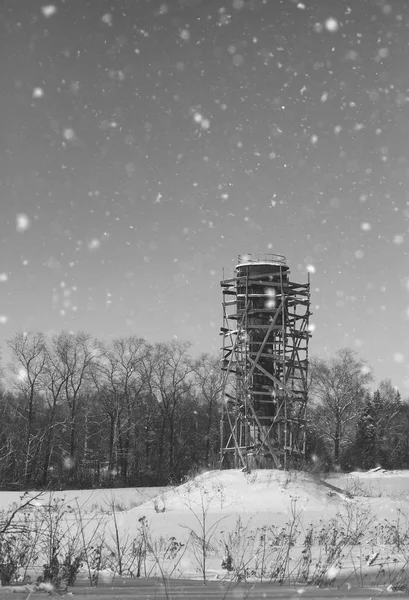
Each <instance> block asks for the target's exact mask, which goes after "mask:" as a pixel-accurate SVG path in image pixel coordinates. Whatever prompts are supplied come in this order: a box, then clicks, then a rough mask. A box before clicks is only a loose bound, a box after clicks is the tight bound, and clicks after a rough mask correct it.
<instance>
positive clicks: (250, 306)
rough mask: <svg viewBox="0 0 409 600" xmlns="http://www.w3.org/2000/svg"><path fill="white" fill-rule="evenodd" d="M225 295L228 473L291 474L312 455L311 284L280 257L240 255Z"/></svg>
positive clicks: (224, 450)
mask: <svg viewBox="0 0 409 600" xmlns="http://www.w3.org/2000/svg"><path fill="white" fill-rule="evenodd" d="M221 286H222V293H223V301H222V304H223V326H222V328H221V335H222V337H223V348H222V353H223V354H222V370H223V372H224V379H223V381H224V385H223V389H224V403H223V418H222V421H221V463H222V466H225V467H226V466H229V467H234V468H237V467H240V466H241V467H243V468H290V467H293V466H296V465H297V463H300V462H301V461H302V459H303V457H304V454H305V424H306V407H307V375H308V342H309V338H310V336H311V334H310V332H309V326H308V322H309V316H310V314H311V313H310V281H309V276H308V282H307V283H295V282H292V281H290V271H289V267H288V265H287V261H286V258H285V257H284V256H281V255H279V254H257V255H254V254H252V255H251V254H246V255H240V256H239V258H238V264H237V266H236V269H235V276H234V277H233V278H230V279H224V280H223V281H222V282H221Z"/></svg>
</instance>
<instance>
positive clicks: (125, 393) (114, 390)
mask: <svg viewBox="0 0 409 600" xmlns="http://www.w3.org/2000/svg"><path fill="white" fill-rule="evenodd" d="M100 348H101V360H100V361H99V364H98V365H97V367H96V369H94V370H93V379H94V383H95V385H96V387H97V389H98V392H99V396H100V398H101V400H102V402H103V404H104V407H105V409H106V411H107V413H108V415H109V417H110V422H111V427H110V442H109V468H110V470H111V469H112V468H113V462H114V452H115V453H116V455H117V457H118V458H119V466H120V470H121V475H122V476H123V478H124V479H125V480H126V479H127V476H128V468H129V461H130V452H131V446H132V441H133V446H134V447H135V438H136V436H137V423H136V418H135V417H137V415H136V414H135V412H136V410H137V403H138V401H139V399H140V394H141V392H142V390H143V387H144V380H143V376H142V360H143V357H144V354H145V352H146V342H145V340H144V339H143V338H139V337H137V336H133V335H132V336H128V337H126V338H119V339H116V340H113V341H112V342H111V344H110V345H106V344H101V346H100Z"/></svg>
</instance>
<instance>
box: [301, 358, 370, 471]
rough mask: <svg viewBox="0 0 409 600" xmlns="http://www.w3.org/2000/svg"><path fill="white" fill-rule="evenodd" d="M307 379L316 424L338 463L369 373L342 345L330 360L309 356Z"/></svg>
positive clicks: (360, 404) (361, 400)
mask: <svg viewBox="0 0 409 600" xmlns="http://www.w3.org/2000/svg"><path fill="white" fill-rule="evenodd" d="M310 378H311V385H310V400H311V403H312V405H313V407H315V408H316V410H315V412H314V415H315V427H316V429H317V431H318V432H319V433H320V434H321V435H322V436H323V437H324V438H325V439H327V440H328V441H329V442H330V444H331V446H332V449H333V453H334V462H335V464H336V465H339V462H340V455H341V449H342V447H343V445H344V444H345V442H346V441H347V440H348V439H349V435H350V433H351V438H352V437H353V430H354V424H355V422H356V419H357V417H358V415H359V411H360V409H361V406H362V403H363V401H364V398H365V394H366V392H367V386H368V384H369V383H370V382H371V381H372V373H371V370H370V369H369V367H368V366H367V365H366V363H365V361H364V360H363V359H362V358H360V357H359V356H358V355H357V353H356V352H355V351H354V350H352V349H350V348H343V349H341V350H339V351H338V352H337V353H336V354H335V357H333V358H331V359H329V360H323V359H319V358H313V359H311V361H310Z"/></svg>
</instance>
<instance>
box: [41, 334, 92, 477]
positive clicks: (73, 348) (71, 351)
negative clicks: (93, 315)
mask: <svg viewBox="0 0 409 600" xmlns="http://www.w3.org/2000/svg"><path fill="white" fill-rule="evenodd" d="M52 353H53V357H54V358H53V366H54V368H55V369H56V371H57V372H58V379H59V381H61V380H63V389H64V400H65V401H66V402H67V405H68V409H69V455H70V458H71V465H72V466H74V465H75V462H76V458H77V456H76V454H77V417H78V411H79V408H80V400H81V397H82V395H85V393H86V392H87V389H86V388H87V385H88V384H89V383H90V381H91V367H92V365H93V364H94V362H95V361H96V360H97V357H98V355H99V352H98V349H97V345H96V342H95V341H94V340H93V339H92V338H91V336H90V335H89V334H86V333H83V332H78V333H75V334H71V333H68V332H66V331H63V332H61V333H59V334H58V335H56V336H54V338H53V340H52Z"/></svg>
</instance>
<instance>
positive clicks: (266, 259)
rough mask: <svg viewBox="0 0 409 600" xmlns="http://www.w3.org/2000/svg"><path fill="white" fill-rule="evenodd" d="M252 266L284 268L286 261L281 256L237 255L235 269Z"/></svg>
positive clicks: (260, 254)
mask: <svg viewBox="0 0 409 600" xmlns="http://www.w3.org/2000/svg"><path fill="white" fill-rule="evenodd" d="M254 264H259V265H278V266H282V267H286V266H287V259H286V257H285V256H283V255H282V254H262V253H257V254H239V257H238V264H237V267H244V266H246V265H254Z"/></svg>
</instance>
